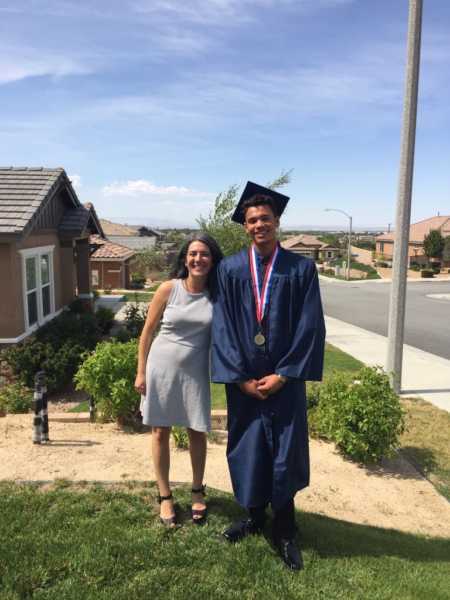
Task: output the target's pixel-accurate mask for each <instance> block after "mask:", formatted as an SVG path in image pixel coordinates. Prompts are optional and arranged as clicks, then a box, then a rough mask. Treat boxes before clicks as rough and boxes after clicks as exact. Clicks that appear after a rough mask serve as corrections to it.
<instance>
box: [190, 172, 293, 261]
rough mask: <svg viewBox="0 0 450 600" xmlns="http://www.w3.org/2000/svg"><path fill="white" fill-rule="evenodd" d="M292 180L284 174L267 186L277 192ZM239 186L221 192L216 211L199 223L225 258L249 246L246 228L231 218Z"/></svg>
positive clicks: (201, 218)
mask: <svg viewBox="0 0 450 600" xmlns="http://www.w3.org/2000/svg"><path fill="white" fill-rule="evenodd" d="M290 180H291V171H287V172H282V173H281V175H280V176H279V177H278V178H277V179H275V181H272V182H271V183H269V185H268V186H267V187H268V188H270V189H272V190H275V189H278V188H280V187H283V186H284V185H287V184H288V183H289V182H290ZM238 191H239V186H238V185H232V186H230V187H229V188H228V189H227V190H226V191H225V192H221V193H220V194H219V195H218V196H217V198H216V200H215V203H214V209H213V210H212V212H210V214H209V216H208V217H207V218H204V217H200V218H199V219H198V220H197V223H198V224H199V226H200V229H201V230H202V231H204V232H205V233H208V234H209V235H212V236H213V238H215V240H216V241H217V243H218V244H219V246H220V247H221V249H222V252H223V253H224V255H225V256H228V255H230V254H234V253H235V252H239V251H240V250H242V249H243V248H246V247H247V246H248V244H249V238H248V236H247V234H246V233H245V230H244V228H243V227H242V226H241V225H239V224H238V223H234V222H233V221H232V220H231V216H232V214H233V212H234V209H235V208H236V204H237V202H238Z"/></svg>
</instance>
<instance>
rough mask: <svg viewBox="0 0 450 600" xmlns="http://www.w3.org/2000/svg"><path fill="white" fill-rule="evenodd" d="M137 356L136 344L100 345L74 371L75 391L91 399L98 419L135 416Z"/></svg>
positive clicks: (132, 341) (105, 343)
mask: <svg viewBox="0 0 450 600" xmlns="http://www.w3.org/2000/svg"><path fill="white" fill-rule="evenodd" d="M137 355H138V346H137V342H136V340H131V341H129V342H127V343H124V344H121V343H117V342H101V343H100V344H98V345H97V347H96V349H95V351H94V352H93V353H92V354H90V355H88V356H87V357H86V358H85V360H84V362H83V363H82V365H81V366H80V368H79V369H78V372H77V373H76V375H75V378H74V379H75V382H76V388H77V390H84V391H85V392H87V393H88V394H89V395H90V396H92V398H93V399H94V401H95V404H96V408H97V411H98V414H99V416H100V417H101V418H102V419H104V420H107V419H116V420H117V419H119V420H123V419H128V418H131V417H132V416H133V415H134V414H135V413H136V411H137V408H138V405H139V400H140V396H139V394H138V393H137V392H136V390H135V389H134V380H135V378H136V369H137Z"/></svg>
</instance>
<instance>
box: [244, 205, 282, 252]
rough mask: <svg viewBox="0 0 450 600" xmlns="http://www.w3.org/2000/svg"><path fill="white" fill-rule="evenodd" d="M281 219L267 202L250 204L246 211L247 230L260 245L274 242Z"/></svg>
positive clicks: (245, 224) (245, 225)
mask: <svg viewBox="0 0 450 600" xmlns="http://www.w3.org/2000/svg"><path fill="white" fill-rule="evenodd" d="M279 224H280V220H279V218H278V217H276V216H275V215H274V214H273V211H272V209H271V208H270V206H268V205H267V204H261V205H260V206H250V207H249V208H247V211H246V213H245V223H244V227H245V231H246V232H247V233H248V235H249V236H250V237H251V238H252V240H253V242H254V243H255V244H256V245H257V246H258V245H260V244H263V245H264V244H267V243H269V242H273V241H274V240H276V237H277V227H278V225H279Z"/></svg>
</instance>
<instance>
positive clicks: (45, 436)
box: [41, 371, 50, 443]
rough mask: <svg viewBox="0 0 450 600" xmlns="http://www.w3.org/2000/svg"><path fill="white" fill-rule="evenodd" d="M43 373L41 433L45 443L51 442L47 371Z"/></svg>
mask: <svg viewBox="0 0 450 600" xmlns="http://www.w3.org/2000/svg"><path fill="white" fill-rule="evenodd" d="M41 373H42V381H41V385H42V408H41V415H42V435H41V441H42V442H43V443H46V442H49V441H50V439H49V437H48V396H47V387H46V385H45V372H44V371H41Z"/></svg>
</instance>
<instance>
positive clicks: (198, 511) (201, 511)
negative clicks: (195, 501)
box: [191, 484, 208, 525]
mask: <svg viewBox="0 0 450 600" xmlns="http://www.w3.org/2000/svg"><path fill="white" fill-rule="evenodd" d="M205 489H206V485H205V484H203V485H202V486H201V487H199V488H197V489H194V488H192V489H191V492H192V493H193V494H202V496H203V497H204V496H206V491H205ZM207 512H208V507H206V506H205V508H191V514H192V522H193V523H195V525H203V524H204V523H206V515H207Z"/></svg>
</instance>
